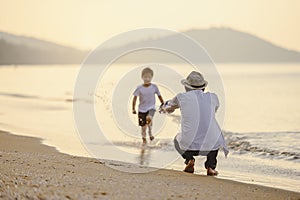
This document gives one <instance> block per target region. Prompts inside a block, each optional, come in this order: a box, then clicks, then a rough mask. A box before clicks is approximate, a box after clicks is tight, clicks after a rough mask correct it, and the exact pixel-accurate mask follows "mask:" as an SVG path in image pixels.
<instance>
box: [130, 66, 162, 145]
mask: <svg viewBox="0 0 300 200" xmlns="http://www.w3.org/2000/svg"><path fill="white" fill-rule="evenodd" d="M152 78H153V71H152V69H150V68H148V67H147V68H145V69H143V71H142V79H143V81H144V84H142V85H140V86H138V87H137V88H136V90H135V91H134V93H133V96H134V97H133V102H132V113H133V114H136V110H135V105H136V100H137V97H139V101H140V104H139V110H138V111H139V112H138V120H139V126H141V127H142V138H143V143H144V144H145V143H147V140H146V130H147V127H148V133H149V138H150V140H151V141H152V140H154V136H153V135H152V124H153V123H152V119H153V116H154V113H155V94H157V96H158V98H159V100H160V102H161V103H162V104H163V103H164V100H163V98H162V96H161V94H160V92H159V90H158V87H157V86H156V85H155V84H153V83H151V81H152Z"/></svg>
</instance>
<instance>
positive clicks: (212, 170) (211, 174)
mask: <svg viewBox="0 0 300 200" xmlns="http://www.w3.org/2000/svg"><path fill="white" fill-rule="evenodd" d="M218 174H219V172H218V171H216V170H214V169H212V168H210V167H209V168H208V169H207V176H217V175H218Z"/></svg>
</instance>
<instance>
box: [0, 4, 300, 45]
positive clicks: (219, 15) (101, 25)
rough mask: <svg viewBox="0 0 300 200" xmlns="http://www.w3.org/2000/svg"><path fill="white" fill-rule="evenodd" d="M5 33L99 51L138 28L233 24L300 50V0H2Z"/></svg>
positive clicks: (0, 22) (1, 20) (0, 15)
mask: <svg viewBox="0 0 300 200" xmlns="http://www.w3.org/2000/svg"><path fill="white" fill-rule="evenodd" d="M0 5H1V6H0V31H4V32H9V33H13V34H18V35H25V36H31V37H36V38H40V39H45V40H48V41H52V42H56V43H59V44H63V45H69V46H73V47H77V48H81V49H93V48H95V47H97V46H98V45H100V44H101V43H102V42H104V41H106V40H107V39H109V38H111V37H112V36H114V35H116V34H120V33H122V32H125V31H130V30H133V29H138V28H145V27H151V28H165V29H171V30H176V31H186V30H188V29H191V28H193V29H195V28H197V29H207V28H210V27H229V28H232V29H236V30H239V31H244V32H248V33H251V34H254V35H256V36H258V37H260V38H263V39H265V40H267V41H270V42H272V43H274V44H276V45H279V46H281V47H285V48H288V49H292V50H298V51H300V12H299V10H300V1H299V0H206V1H204V0H188V1H183V0H151V1H148V0H26V1H25V0H0Z"/></svg>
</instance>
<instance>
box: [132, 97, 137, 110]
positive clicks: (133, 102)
mask: <svg viewBox="0 0 300 200" xmlns="http://www.w3.org/2000/svg"><path fill="white" fill-rule="evenodd" d="M136 100H137V96H133V100H132V113H133V114H136V110H135V105H136Z"/></svg>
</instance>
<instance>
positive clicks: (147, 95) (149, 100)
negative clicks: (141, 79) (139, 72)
mask: <svg viewBox="0 0 300 200" xmlns="http://www.w3.org/2000/svg"><path fill="white" fill-rule="evenodd" d="M155 94H157V95H158V96H160V92H159V90H158V87H157V85H155V84H153V83H151V85H150V86H148V87H145V86H144V85H140V86H138V87H137V88H136V89H135V91H134V92H133V95H134V96H138V97H139V101H140V104H139V112H143V113H145V112H147V111H149V110H151V109H154V110H155Z"/></svg>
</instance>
